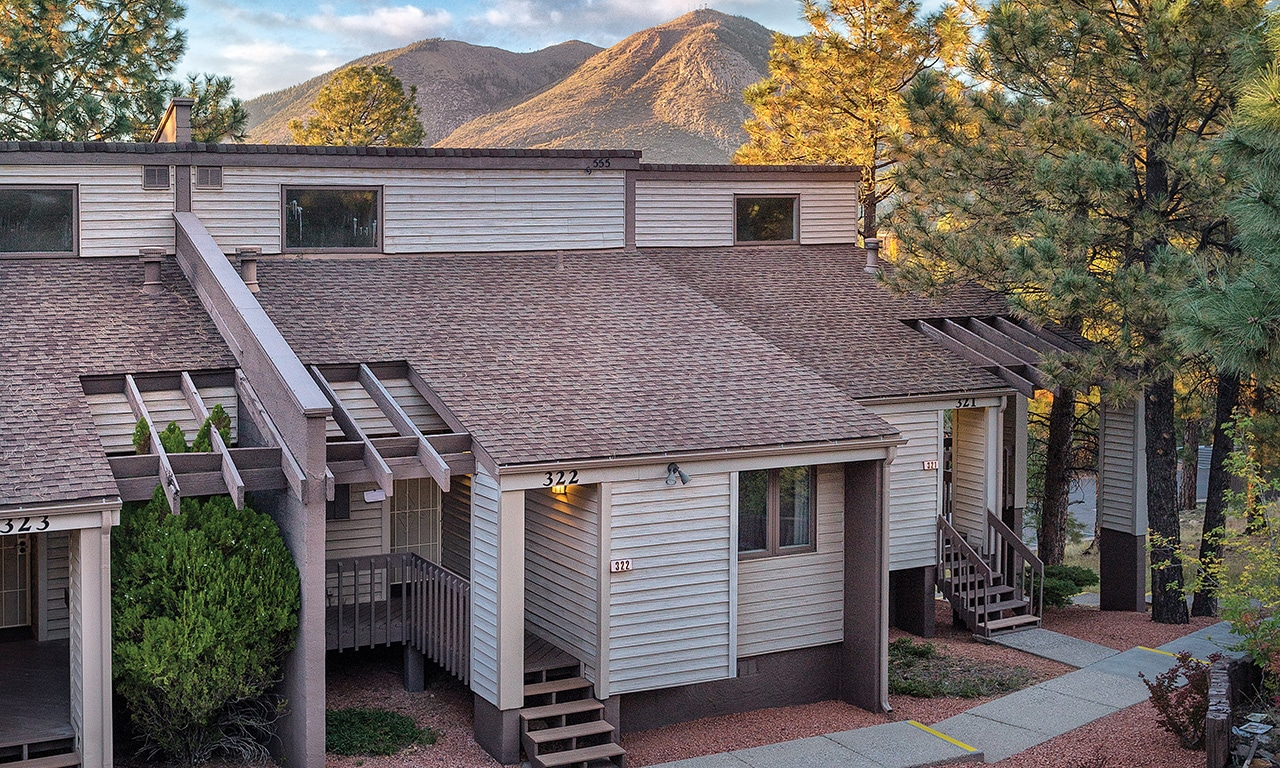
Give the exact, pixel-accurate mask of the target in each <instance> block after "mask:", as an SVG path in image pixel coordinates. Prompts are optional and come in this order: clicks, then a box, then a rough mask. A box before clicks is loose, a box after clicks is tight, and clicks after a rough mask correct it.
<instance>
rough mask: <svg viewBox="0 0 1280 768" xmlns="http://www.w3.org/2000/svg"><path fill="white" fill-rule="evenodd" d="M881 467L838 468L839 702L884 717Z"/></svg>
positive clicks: (884, 476)
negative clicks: (840, 499)
mask: <svg viewBox="0 0 1280 768" xmlns="http://www.w3.org/2000/svg"><path fill="white" fill-rule="evenodd" d="M888 466H889V465H888V462H887V461H860V462H853V463H849V464H845V467H844V473H845V476H844V541H845V551H844V642H843V643H841V668H842V671H841V679H840V698H841V699H843V700H844V701H847V702H849V703H850V704H853V705H855V706H858V707H861V708H862V709H865V710H868V711H870V712H885V711H888V696H889V680H888V677H889V579H888V562H889V545H888V521H889V514H888V499H887V497H886V494H885V493H884V489H885V488H886V487H887V486H888V482H889V479H888V471H889V470H888Z"/></svg>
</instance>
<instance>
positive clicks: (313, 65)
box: [175, 0, 806, 99]
mask: <svg viewBox="0 0 1280 768" xmlns="http://www.w3.org/2000/svg"><path fill="white" fill-rule="evenodd" d="M702 7H712V8H715V9H716V10H719V11H723V12H725V13H730V14H735V15H739V16H746V17H748V18H750V19H754V20H755V21H757V22H759V23H760V24H763V25H764V26H766V27H768V28H770V29H774V30H778V31H781V32H787V33H789V34H802V33H803V32H804V31H805V30H806V25H805V24H804V22H803V21H802V20H801V19H800V3H799V2H797V1H796V0H719V1H718V2H715V3H711V4H708V3H705V2H696V1H695V0H475V1H474V2H461V1H460V0H439V1H438V2H402V1H398V0H388V2H379V1H378V0H345V1H343V2H319V3H317V2H306V1H305V0H275V1H274V2H250V0H187V17H186V19H185V20H184V22H183V26H184V27H185V28H186V30H187V55H186V57H185V58H184V59H183V60H182V61H181V62H180V63H179V65H178V68H177V70H176V72H175V75H177V76H185V75H186V74H187V73H193V72H214V73H217V74H222V75H231V76H232V77H234V78H235V82H236V95H237V96H240V97H241V98H246V99H247V98H252V97H254V96H257V95H259V94H261V93H266V92H268V91H274V90H278V89H280V88H285V87H288V86H290V85H294V84H295V83H300V82H302V81H303V80H306V79H307V78H310V77H313V76H315V75H318V74H320V73H322V72H327V71H329V70H331V69H333V68H334V67H337V66H338V65H340V64H343V63H346V62H348V61H350V60H351V59H354V58H356V57H358V56H362V55H364V54H368V53H374V52H376V51H383V50H387V49H389V48H398V47H400V46H402V45H405V44H406V43H411V42H413V41H415V40H421V39H423V38H427V37H445V38H449V39H453V40H465V41H467V42H469V43H476V44H478V45H492V46H496V47H499V48H506V49H507V50H511V51H532V50H537V49H539V48H544V47H546V46H548V45H555V44H556V43H561V42H564V41H566V40H573V39H577V40H585V41H587V42H589V43H594V44H595V45H599V46H602V47H607V46H610V45H612V44H614V43H616V42H618V41H619V40H621V39H622V38H624V37H626V36H627V35H630V34H632V33H634V32H638V31H639V30H641V29H644V28H646V27H650V26H653V25H654V24H659V23H662V22H664V21H669V20H670V19H673V18H675V17H677V16H679V15H681V14H683V13H686V12H688V11H692V10H695V9H697V8H702Z"/></svg>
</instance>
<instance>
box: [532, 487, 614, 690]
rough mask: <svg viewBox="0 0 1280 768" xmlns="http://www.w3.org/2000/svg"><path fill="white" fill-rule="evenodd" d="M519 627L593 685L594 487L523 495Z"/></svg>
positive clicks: (597, 495) (595, 617)
mask: <svg viewBox="0 0 1280 768" xmlns="http://www.w3.org/2000/svg"><path fill="white" fill-rule="evenodd" d="M525 531H526V533H525V547H526V549H525V592H524V600H525V603H524V605H525V627H526V628H527V629H528V631H529V632H531V633H533V634H535V635H537V636H538V637H541V638H542V639H544V640H546V641H548V642H550V643H551V644H552V645H554V646H556V647H558V648H561V649H563V650H566V651H568V652H570V653H572V654H573V655H574V656H575V657H576V658H577V659H578V660H579V661H581V662H582V665H583V672H584V673H585V675H586V678H587V679H588V680H591V681H592V682H595V681H596V680H597V679H598V678H597V676H596V655H597V648H598V647H599V620H598V618H599V611H600V599H599V576H598V574H599V571H600V567H599V559H600V555H599V551H600V487H599V486H597V485H576V486H569V488H568V489H567V493H565V494H554V493H551V492H550V491H549V490H547V489H544V488H538V489H534V490H530V491H526V492H525Z"/></svg>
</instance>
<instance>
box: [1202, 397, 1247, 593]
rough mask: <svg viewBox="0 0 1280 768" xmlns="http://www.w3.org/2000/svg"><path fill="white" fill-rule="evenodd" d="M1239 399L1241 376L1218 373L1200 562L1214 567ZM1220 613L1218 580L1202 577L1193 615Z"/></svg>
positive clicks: (1224, 516)
mask: <svg viewBox="0 0 1280 768" xmlns="http://www.w3.org/2000/svg"><path fill="white" fill-rule="evenodd" d="M1239 399H1240V377H1239V376H1236V375H1234V374H1227V373H1222V374H1219V375H1218V396H1217V400H1216V403H1215V405H1214V414H1213V453H1212V454H1211V455H1210V457H1209V491H1208V494H1207V498H1206V499H1205V502H1204V532H1203V533H1201V534H1200V563H1201V568H1204V567H1205V565H1209V566H1211V567H1212V565H1213V564H1216V563H1218V562H1219V561H1220V560H1221V559H1222V538H1221V534H1222V531H1223V529H1225V527H1226V524H1227V514H1226V509H1227V494H1226V491H1227V484H1228V483H1229V482H1230V479H1231V478H1230V477H1229V476H1228V474H1227V469H1226V461H1227V456H1228V455H1229V454H1230V453H1231V451H1233V450H1235V446H1234V445H1233V444H1232V440H1231V436H1230V435H1228V434H1227V429H1226V428H1227V425H1228V424H1229V423H1230V422H1231V414H1232V411H1234V410H1235V407H1236V402H1237V401H1238V400H1239ZM1217 614H1218V591H1217V584H1216V583H1214V580H1213V579H1212V578H1204V577H1203V576H1202V577H1201V578H1200V580H1199V584H1198V585H1197V586H1196V595H1195V598H1194V599H1193V600H1192V603H1191V615H1192V616H1216V615H1217Z"/></svg>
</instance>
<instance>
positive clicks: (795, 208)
mask: <svg viewBox="0 0 1280 768" xmlns="http://www.w3.org/2000/svg"><path fill="white" fill-rule="evenodd" d="M739 200H790V201H791V237H790V238H789V239H786V240H739V239H738V201H739ZM799 242H800V195H798V194H794V195H786V194H783V195H769V194H735V195H734V196H733V244H734V245H797V244H799Z"/></svg>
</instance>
